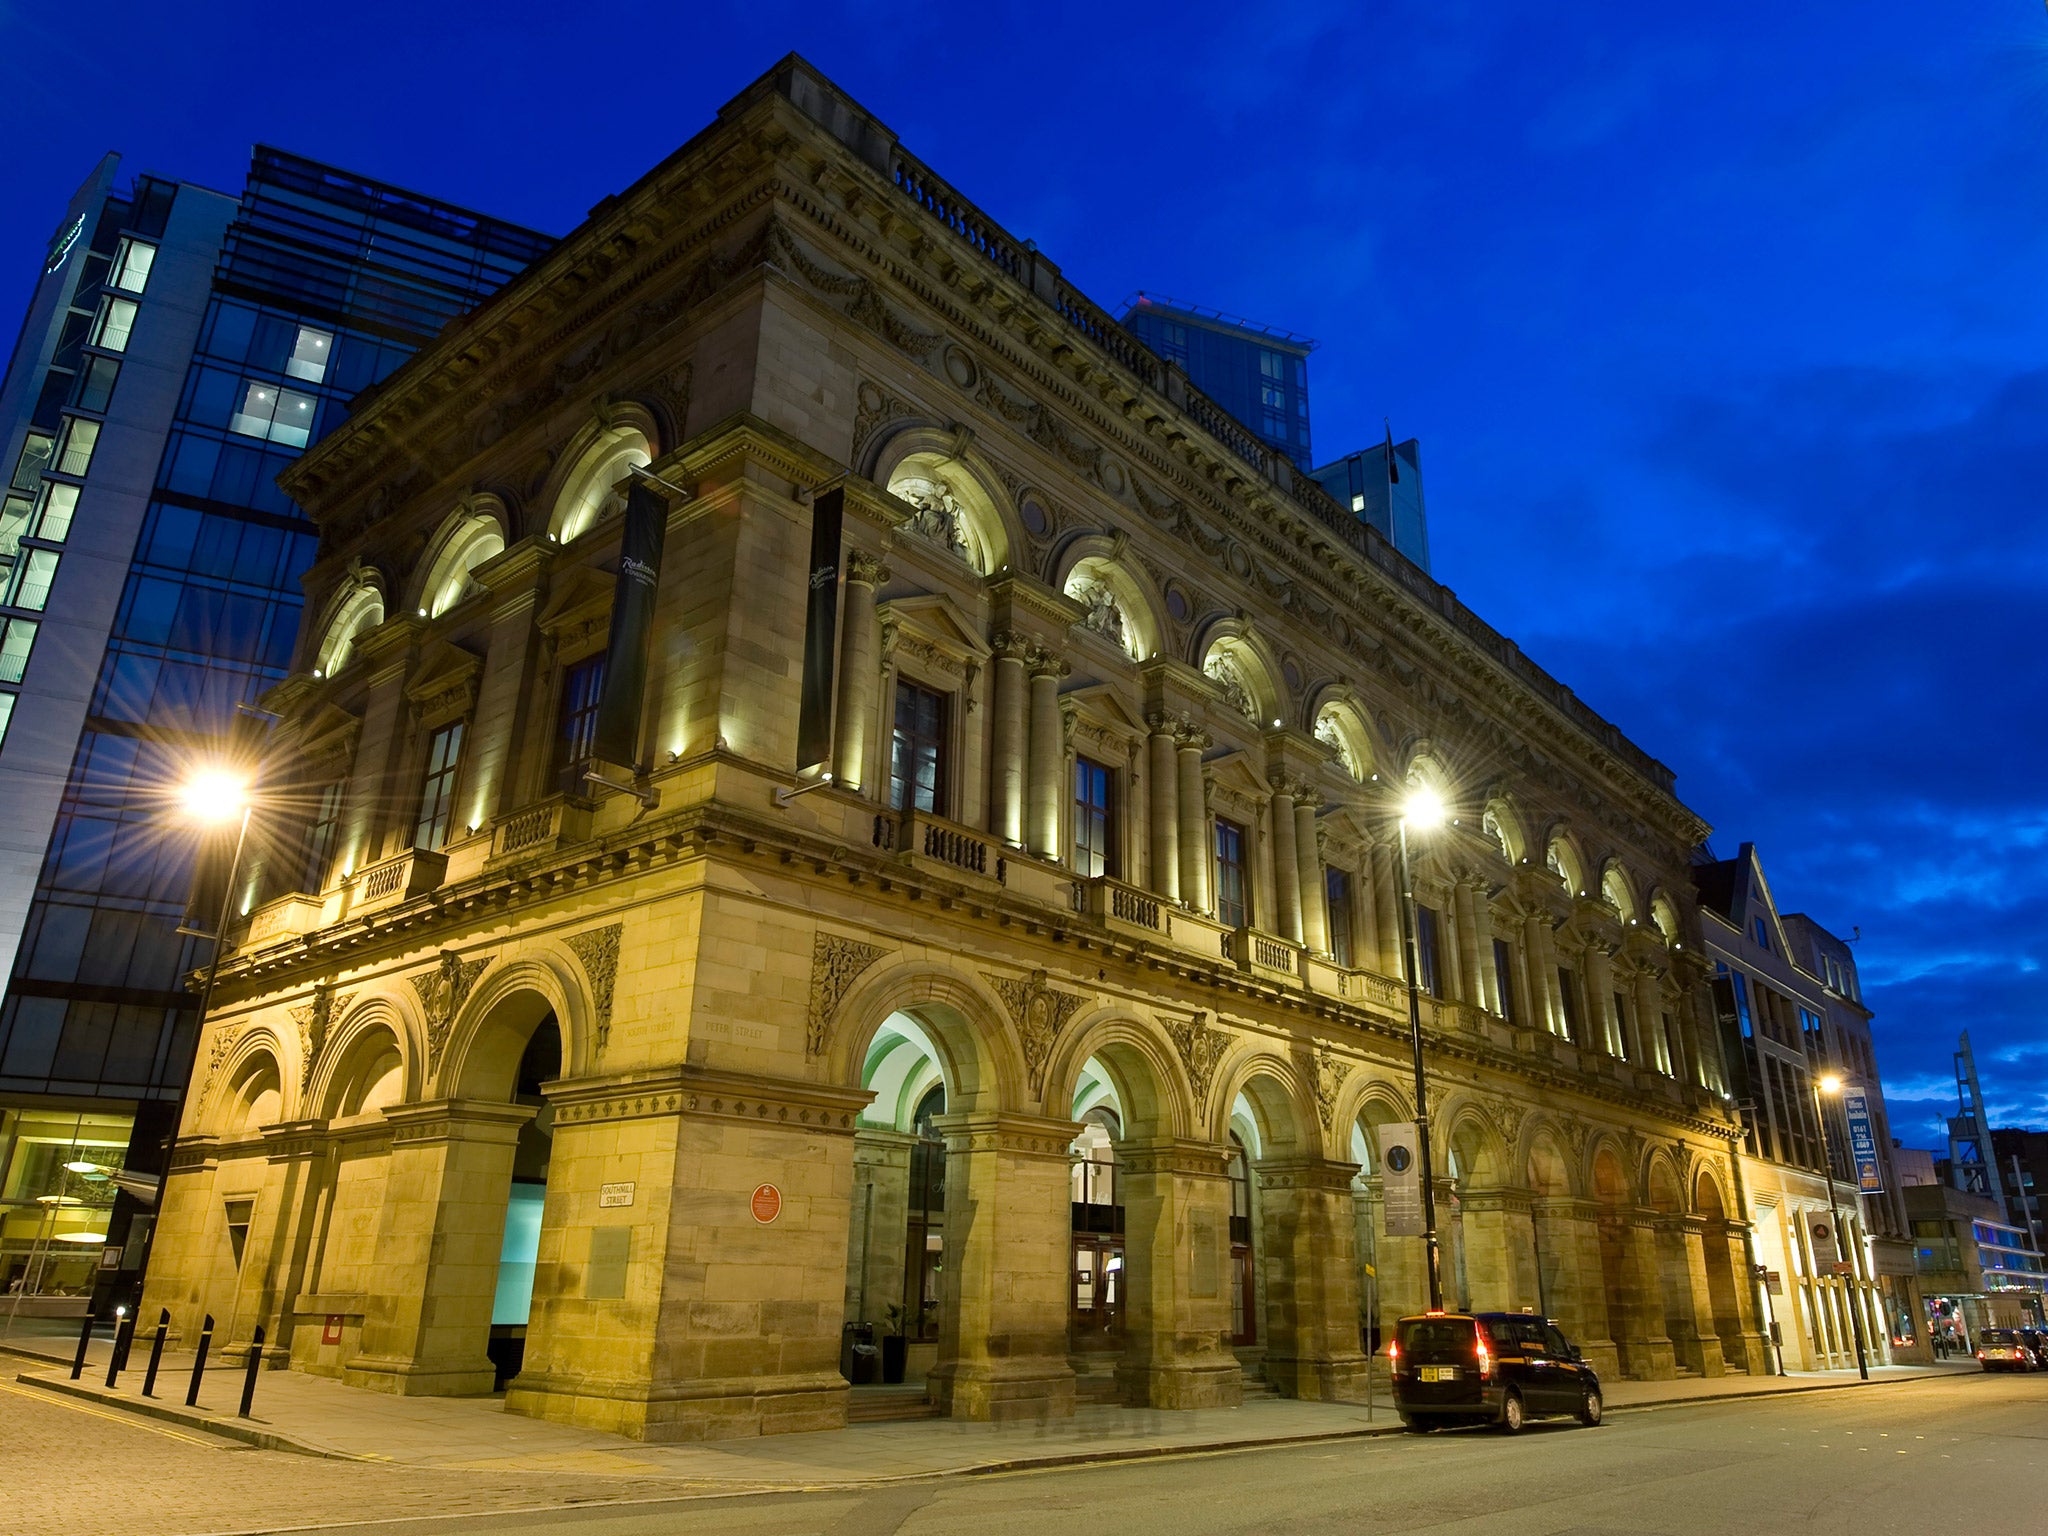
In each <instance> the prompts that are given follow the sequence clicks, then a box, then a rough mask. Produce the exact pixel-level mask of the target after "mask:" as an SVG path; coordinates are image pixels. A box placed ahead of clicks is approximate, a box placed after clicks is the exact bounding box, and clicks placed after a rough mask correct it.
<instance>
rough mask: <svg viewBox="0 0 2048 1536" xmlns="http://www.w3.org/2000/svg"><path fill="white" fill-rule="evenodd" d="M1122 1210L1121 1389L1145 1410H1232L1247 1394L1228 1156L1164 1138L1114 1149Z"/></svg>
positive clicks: (1127, 1143)
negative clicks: (1231, 1339) (1236, 1339)
mask: <svg viewBox="0 0 2048 1536" xmlns="http://www.w3.org/2000/svg"><path fill="white" fill-rule="evenodd" d="M1116 1160H1117V1195H1118V1198H1119V1200H1120V1201H1121V1203H1122V1205H1123V1209H1124V1355H1123V1359H1122V1360H1121V1361H1120V1362H1119V1363H1118V1365H1117V1372H1116V1374H1117V1383H1118V1386H1119V1388H1120V1390H1121V1391H1122V1393H1123V1398H1124V1401H1125V1402H1126V1403H1129V1404H1131V1405H1132V1406H1134V1407H1145V1408H1233V1407H1235V1406H1237V1404H1238V1403H1239V1402H1240V1401H1241V1400H1242V1398H1243V1395H1244V1384H1243V1377H1242V1374H1241V1373H1240V1371H1239V1369H1238V1364H1237V1357H1236V1356H1234V1355H1233V1354H1231V1352H1230V1351H1229V1350H1228V1349H1226V1348H1224V1347H1223V1342H1222V1341H1223V1338H1224V1335H1225V1334H1227V1333H1228V1332H1229V1331H1230V1185H1229V1183H1228V1182H1227V1181H1226V1179H1225V1178H1224V1154H1223V1152H1222V1150H1221V1149H1220V1148H1217V1147H1214V1146H1211V1145H1209V1144H1208V1143H1206V1142H1196V1141H1180V1140H1175V1139H1173V1138H1170V1137H1161V1138H1158V1139H1155V1140H1142V1141H1122V1142H1118V1143H1117V1147H1116Z"/></svg>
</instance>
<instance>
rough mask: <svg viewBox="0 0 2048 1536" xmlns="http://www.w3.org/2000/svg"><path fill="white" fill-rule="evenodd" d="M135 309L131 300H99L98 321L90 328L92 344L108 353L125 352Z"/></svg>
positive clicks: (133, 322)
mask: <svg viewBox="0 0 2048 1536" xmlns="http://www.w3.org/2000/svg"><path fill="white" fill-rule="evenodd" d="M135 309H136V304H135V301H134V300H133V299H116V298H111V297H109V298H104V299H101V300H100V314H99V319H98V320H97V321H96V322H95V323H94V325H93V328H92V344H93V345H94V346H96V347H101V348H104V349H105V350H106V351H108V352H126V351H127V350H128V337H129V336H130V335H131V334H132V333H133V332H134V330H135Z"/></svg>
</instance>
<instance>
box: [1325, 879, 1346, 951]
mask: <svg viewBox="0 0 2048 1536" xmlns="http://www.w3.org/2000/svg"><path fill="white" fill-rule="evenodd" d="M1323 891H1324V894H1325V896H1326V898H1327V899H1328V902H1329V907H1330V958H1331V959H1332V960H1334V961H1336V962H1337V964H1339V965H1341V966H1345V967H1347V968H1348V967H1349V966H1350V964H1351V876H1349V875H1348V874H1346V873H1345V872H1344V871H1343V870H1341V869H1332V870H1327V871H1325V874H1324V884H1323Z"/></svg>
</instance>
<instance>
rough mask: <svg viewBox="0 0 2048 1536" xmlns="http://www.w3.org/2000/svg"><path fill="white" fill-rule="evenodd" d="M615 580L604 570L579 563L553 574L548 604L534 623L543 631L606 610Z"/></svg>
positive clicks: (586, 618)
mask: <svg viewBox="0 0 2048 1536" xmlns="http://www.w3.org/2000/svg"><path fill="white" fill-rule="evenodd" d="M617 586H618V579H617V578H616V577H614V576H613V575H611V574H610V573H609V572H606V571H599V570H593V569H592V568H591V567H589V566H587V565H579V566H576V567H574V568H572V569H570V570H566V571H563V572H562V573H561V574H559V575H558V576H556V577H555V579H554V581H553V583H552V584H551V585H550V587H549V589H548V601H547V606H546V607H544V608H542V609H541V611H540V617H539V618H538V619H536V620H535V621H534V622H535V624H536V625H537V626H538V627H539V628H540V630H541V631H542V632H543V633H548V632H551V631H553V630H557V629H561V628H563V627H565V626H567V625H570V624H575V623H578V622H581V621H585V620H588V619H590V618H591V617H592V616H594V615H596V614H599V613H606V612H609V611H610V609H611V604H612V594H613V591H614V590H615V589H616V587H617Z"/></svg>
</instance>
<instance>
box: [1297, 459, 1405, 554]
mask: <svg viewBox="0 0 2048 1536" xmlns="http://www.w3.org/2000/svg"><path fill="white" fill-rule="evenodd" d="M1309 478H1310V479H1311V480H1313V481H1315V482H1316V484H1318V485H1320V486H1321V487H1322V488H1323V489H1324V490H1326V491H1328V492H1329V493H1330V494H1331V495H1332V496H1334V497H1335V498H1336V499H1337V504H1338V505H1339V506H1343V507H1349V508H1350V509H1351V511H1352V513H1353V514H1354V515H1355V516H1356V517H1357V518H1358V519H1359V520H1360V521H1361V522H1365V523H1369V524H1370V525H1371V526H1372V527H1374V528H1377V529H1378V530H1379V533H1380V537H1381V538H1383V539H1385V540H1386V541H1387V542H1388V543H1389V544H1391V545H1393V546H1394V548H1396V549H1398V550H1399V551H1401V553H1402V554H1404V555H1406V556H1407V557H1408V558H1409V559H1410V560H1413V561H1414V562H1415V563H1416V564H1417V565H1419V566H1421V567H1422V568H1423V569H1424V570H1425V571H1426V570H1428V569H1429V511H1428V508H1427V507H1426V506H1425V505H1424V504H1423V500H1422V444H1420V443H1419V442H1417V441H1416V440H1415V439H1414V438H1412V437H1411V438H1409V439H1408V441H1407V442H1405V443H1396V444H1394V447H1393V452H1392V454H1391V456H1390V455H1389V453H1388V451H1387V446H1386V444H1384V443H1375V444H1373V446H1372V447H1370V448H1362V449H1360V450H1359V451H1358V452H1357V453H1347V454H1345V455H1344V457H1343V458H1341V459H1332V460H1331V461H1330V462H1329V463H1327V464H1325V465H1323V466H1322V467H1321V468H1320V469H1313V470H1310V471H1309Z"/></svg>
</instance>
